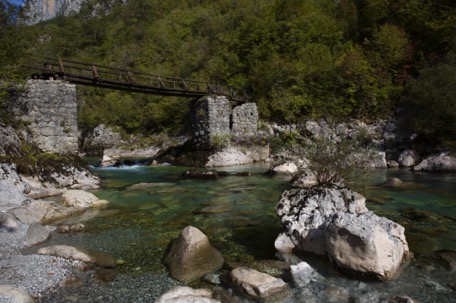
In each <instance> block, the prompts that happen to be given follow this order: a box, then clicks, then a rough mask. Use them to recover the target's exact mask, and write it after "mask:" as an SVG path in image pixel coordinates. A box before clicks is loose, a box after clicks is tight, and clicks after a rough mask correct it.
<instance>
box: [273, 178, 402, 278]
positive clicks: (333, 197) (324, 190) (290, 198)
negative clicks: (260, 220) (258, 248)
mask: <svg viewBox="0 0 456 303" xmlns="http://www.w3.org/2000/svg"><path fill="white" fill-rule="evenodd" d="M276 213H277V215H278V216H279V217H280V219H281V222H282V224H283V226H284V227H285V231H286V234H287V235H288V237H289V238H290V240H291V242H292V243H293V244H294V245H295V246H296V248H297V249H299V250H300V251H301V252H305V253H313V254H317V255H328V256H329V258H330V259H331V260H332V261H333V262H334V263H335V264H336V265H337V266H338V267H339V268H340V269H341V270H343V271H345V272H347V273H350V274H352V273H355V274H358V275H361V276H369V277H374V278H378V279H380V280H390V279H392V278H394V277H395V275H396V274H397V272H398V270H399V267H400V266H401V265H402V263H403V262H404V261H405V260H406V259H407V258H408V256H409V248H408V244H407V241H406V239H405V235H404V228H403V227H402V226H401V225H399V224H397V223H394V222H392V221H390V220H388V219H386V218H384V217H378V216H376V215H375V214H373V213H372V212H370V211H368V209H367V208H366V206H365V198H364V197H363V196H361V195H359V194H358V193H356V192H353V191H351V190H349V189H348V188H346V187H343V186H339V185H335V184H330V185H325V186H315V187H311V188H308V189H291V190H287V191H285V192H283V193H282V196H281V197H280V200H279V202H278V205H277V210H276ZM276 242H277V241H276ZM283 242H284V241H283V240H282V241H280V242H279V243H283ZM276 245H277V243H276Z"/></svg>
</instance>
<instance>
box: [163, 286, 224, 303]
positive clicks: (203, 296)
mask: <svg viewBox="0 0 456 303" xmlns="http://www.w3.org/2000/svg"><path fill="white" fill-rule="evenodd" d="M185 302H189V303H190V302H198V303H220V301H219V300H215V299H213V298H212V292H211V291H210V290H209V289H203V288H202V289H193V288H190V287H186V286H177V287H174V288H173V289H171V290H169V291H167V292H166V293H164V294H163V295H161V296H160V298H158V299H157V300H156V301H155V303H185Z"/></svg>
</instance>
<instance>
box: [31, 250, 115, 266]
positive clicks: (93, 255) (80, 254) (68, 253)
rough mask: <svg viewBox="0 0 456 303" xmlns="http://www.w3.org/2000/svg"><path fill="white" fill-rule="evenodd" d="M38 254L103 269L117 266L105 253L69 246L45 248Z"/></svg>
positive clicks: (112, 258) (113, 259)
mask: <svg viewBox="0 0 456 303" xmlns="http://www.w3.org/2000/svg"><path fill="white" fill-rule="evenodd" d="M38 254H40V255H51V256H56V257H61V258H65V259H74V260H80V261H83V262H87V263H93V264H95V265H97V266H101V267H115V266H116V259H115V258H114V257H112V256H111V255H109V254H107V253H105V252H100V251H93V250H89V249H85V248H78V247H73V246H68V245H53V246H48V247H43V248H40V249H39V250H38Z"/></svg>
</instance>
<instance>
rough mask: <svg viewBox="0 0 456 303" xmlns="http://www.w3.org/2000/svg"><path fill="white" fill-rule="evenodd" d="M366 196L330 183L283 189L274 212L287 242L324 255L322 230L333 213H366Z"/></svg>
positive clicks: (323, 233)
mask: <svg viewBox="0 0 456 303" xmlns="http://www.w3.org/2000/svg"><path fill="white" fill-rule="evenodd" d="M365 202H366V199H365V198H364V197H363V196H361V195H360V194H358V193H356V192H353V191H351V190H349V189H348V188H346V187H341V186H338V185H335V184H332V185H330V186H328V187H324V186H314V187H312V188H309V189H291V190H287V191H284V192H283V193H282V196H281V197H280V200H279V202H278V205H277V209H276V213H277V215H278V216H279V217H280V218H281V222H282V224H283V225H284V227H285V229H286V231H287V234H288V235H291V236H290V239H291V241H292V242H293V243H294V244H295V245H296V246H297V247H298V248H299V249H301V250H302V251H304V252H309V253H314V254H318V255H325V254H326V244H325V242H326V239H325V229H326V227H327V226H328V225H329V223H330V221H331V218H332V216H334V214H336V213H337V212H341V211H348V212H352V213H362V212H366V211H367V208H366V206H365Z"/></svg>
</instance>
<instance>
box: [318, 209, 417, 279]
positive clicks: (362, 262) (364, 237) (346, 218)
mask: <svg viewBox="0 0 456 303" xmlns="http://www.w3.org/2000/svg"><path fill="white" fill-rule="evenodd" d="M326 249H327V252H328V254H329V256H330V259H331V260H332V261H333V262H335V263H336V264H337V266H338V267H339V268H340V269H342V270H343V271H347V272H349V273H357V274H361V275H363V276H370V277H375V278H378V279H380V280H391V279H393V278H395V277H396V275H397V272H398V270H399V268H400V266H401V265H402V263H403V262H404V261H405V260H406V259H407V258H408V256H409V253H410V252H409V248H408V244H407V241H406V239H405V235H404V228H403V227H402V226H401V225H399V224H397V223H394V222H393V221H391V220H388V219H387V218H384V217H379V216H377V215H375V214H374V213H372V212H367V213H362V214H353V213H344V214H341V215H339V214H338V215H335V216H334V217H333V220H332V222H331V224H330V225H329V227H328V228H327V229H326Z"/></svg>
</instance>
